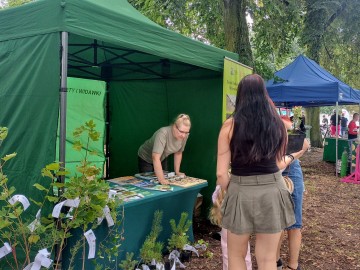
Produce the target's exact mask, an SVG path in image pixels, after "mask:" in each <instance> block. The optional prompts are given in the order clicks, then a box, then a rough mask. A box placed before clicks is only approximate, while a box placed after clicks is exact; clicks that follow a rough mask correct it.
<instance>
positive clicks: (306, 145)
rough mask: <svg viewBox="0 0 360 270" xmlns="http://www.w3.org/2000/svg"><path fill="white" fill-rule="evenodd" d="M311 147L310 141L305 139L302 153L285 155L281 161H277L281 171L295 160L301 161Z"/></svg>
mask: <svg viewBox="0 0 360 270" xmlns="http://www.w3.org/2000/svg"><path fill="white" fill-rule="evenodd" d="M309 147H310V143H309V141H308V139H304V143H303V147H302V149H301V150H300V151H298V152H295V153H291V154H290V155H285V156H284V157H283V158H282V159H281V160H277V162H276V164H277V166H278V168H279V170H284V169H285V168H286V167H287V166H289V165H290V164H291V162H293V161H294V160H295V159H299V158H300V157H301V156H302V155H303V154H304V153H305V152H306V151H307V150H308V148H309Z"/></svg>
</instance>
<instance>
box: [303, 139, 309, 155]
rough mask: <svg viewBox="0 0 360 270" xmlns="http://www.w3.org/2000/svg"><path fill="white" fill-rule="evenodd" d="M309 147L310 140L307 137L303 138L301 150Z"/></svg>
mask: <svg viewBox="0 0 360 270" xmlns="http://www.w3.org/2000/svg"><path fill="white" fill-rule="evenodd" d="M309 148H310V141H309V139H307V138H305V139H304V143H303V147H302V151H304V152H305V151H306V150H308V149H309Z"/></svg>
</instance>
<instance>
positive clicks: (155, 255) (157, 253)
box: [140, 210, 164, 269]
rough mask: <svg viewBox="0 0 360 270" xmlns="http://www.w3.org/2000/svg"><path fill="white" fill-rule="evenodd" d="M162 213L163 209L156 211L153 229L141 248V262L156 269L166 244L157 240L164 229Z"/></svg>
mask: <svg viewBox="0 0 360 270" xmlns="http://www.w3.org/2000/svg"><path fill="white" fill-rule="evenodd" d="M162 214H163V212H162V211H159V210H157V211H155V213H154V219H153V223H152V227H151V231H150V233H149V235H148V236H147V237H146V239H145V242H144V243H143V245H142V247H141V249H140V259H141V262H142V263H144V264H145V265H147V266H148V267H149V268H150V269H156V263H160V262H161V261H162V249H163V246H164V245H163V243H162V242H158V241H156V240H157V238H158V237H159V235H160V232H161V231H162V226H161V219H162Z"/></svg>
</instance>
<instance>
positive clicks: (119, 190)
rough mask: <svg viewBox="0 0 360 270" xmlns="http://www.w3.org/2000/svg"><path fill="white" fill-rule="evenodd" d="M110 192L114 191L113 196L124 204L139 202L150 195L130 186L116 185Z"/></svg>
mask: <svg viewBox="0 0 360 270" xmlns="http://www.w3.org/2000/svg"><path fill="white" fill-rule="evenodd" d="M112 190H114V191H116V194H115V195H116V196H117V197H118V198H119V199H120V200H122V201H124V202H129V201H134V200H139V199H142V198H144V197H146V196H147V195H150V192H148V191H144V190H142V189H140V188H138V187H135V186H131V185H121V186H120V185H116V186H113V187H112Z"/></svg>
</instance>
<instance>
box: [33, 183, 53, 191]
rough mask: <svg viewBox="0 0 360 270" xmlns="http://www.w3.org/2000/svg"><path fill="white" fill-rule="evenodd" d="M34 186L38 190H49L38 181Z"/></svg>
mask: <svg viewBox="0 0 360 270" xmlns="http://www.w3.org/2000/svg"><path fill="white" fill-rule="evenodd" d="M33 186H34V187H35V188H37V189H38V190H46V191H49V190H48V189H47V188H45V187H43V186H42V185H40V184H38V183H36V184H33Z"/></svg>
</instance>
